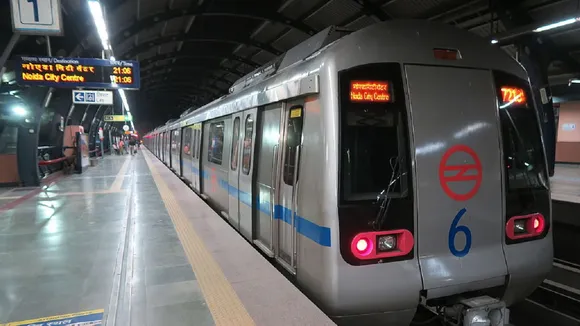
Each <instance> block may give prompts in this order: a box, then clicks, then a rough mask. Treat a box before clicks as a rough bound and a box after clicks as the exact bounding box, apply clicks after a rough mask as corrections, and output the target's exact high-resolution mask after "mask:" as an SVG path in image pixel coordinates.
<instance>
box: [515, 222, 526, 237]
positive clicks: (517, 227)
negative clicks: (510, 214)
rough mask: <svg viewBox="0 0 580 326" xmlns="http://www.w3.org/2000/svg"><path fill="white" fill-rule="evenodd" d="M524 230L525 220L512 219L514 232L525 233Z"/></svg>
mask: <svg viewBox="0 0 580 326" xmlns="http://www.w3.org/2000/svg"><path fill="white" fill-rule="evenodd" d="M526 232H527V231H526V220H524V219H519V220H516V221H514V234H525V233H526Z"/></svg>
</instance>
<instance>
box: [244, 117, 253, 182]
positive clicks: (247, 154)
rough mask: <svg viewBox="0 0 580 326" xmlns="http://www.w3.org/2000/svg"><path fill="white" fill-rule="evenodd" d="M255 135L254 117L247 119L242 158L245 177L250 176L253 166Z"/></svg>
mask: <svg viewBox="0 0 580 326" xmlns="http://www.w3.org/2000/svg"><path fill="white" fill-rule="evenodd" d="M253 135H254V119H253V118H252V115H251V114H250V115H248V116H247V117H246V126H245V132H244V147H243V152H242V154H243V157H242V172H244V174H245V175H248V174H250V166H251V165H252V136H253Z"/></svg>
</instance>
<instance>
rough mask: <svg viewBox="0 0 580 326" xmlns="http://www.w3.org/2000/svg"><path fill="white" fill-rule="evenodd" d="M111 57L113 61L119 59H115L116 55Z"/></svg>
mask: <svg viewBox="0 0 580 326" xmlns="http://www.w3.org/2000/svg"><path fill="white" fill-rule="evenodd" d="M109 59H111V60H113V61H115V60H117V59H115V57H114V56H111V57H110V58H109Z"/></svg>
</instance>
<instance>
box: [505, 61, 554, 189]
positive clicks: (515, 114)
mask: <svg viewBox="0 0 580 326" xmlns="http://www.w3.org/2000/svg"><path fill="white" fill-rule="evenodd" d="M495 75H496V79H497V81H496V84H497V87H498V88H499V90H498V97H499V116H500V124H501V132H502V138H503V139H502V142H503V152H504V153H503V154H504V160H505V166H506V170H507V177H506V186H507V188H508V189H507V191H508V192H513V191H517V190H518V189H526V190H527V189H530V188H532V189H548V185H547V180H548V179H547V174H546V173H547V172H546V166H545V161H544V152H543V148H542V142H541V133H540V125H539V121H538V116H537V113H536V110H535V109H534V106H533V102H531V97H530V94H529V90H528V87H525V84H526V82H525V81H524V80H517V78H515V77H513V76H510V75H507V74H504V73H499V72H496V73H495ZM522 84H523V85H522ZM520 85H521V86H520ZM522 86H523V87H522Z"/></svg>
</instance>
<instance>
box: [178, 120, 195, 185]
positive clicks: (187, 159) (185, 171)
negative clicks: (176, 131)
mask: <svg viewBox="0 0 580 326" xmlns="http://www.w3.org/2000/svg"><path fill="white" fill-rule="evenodd" d="M191 131H192V129H191V126H187V127H184V128H183V129H182V130H181V145H182V146H181V164H180V166H181V177H182V178H184V179H185V180H187V183H188V184H189V183H191V182H192V180H193V179H192V178H191V167H192V158H191V153H192V144H191Z"/></svg>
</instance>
